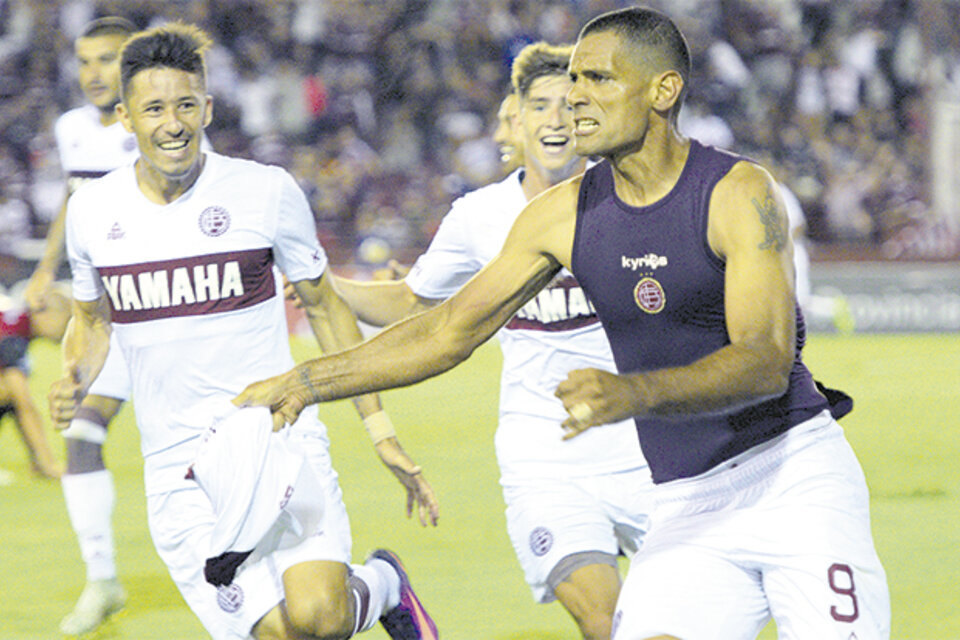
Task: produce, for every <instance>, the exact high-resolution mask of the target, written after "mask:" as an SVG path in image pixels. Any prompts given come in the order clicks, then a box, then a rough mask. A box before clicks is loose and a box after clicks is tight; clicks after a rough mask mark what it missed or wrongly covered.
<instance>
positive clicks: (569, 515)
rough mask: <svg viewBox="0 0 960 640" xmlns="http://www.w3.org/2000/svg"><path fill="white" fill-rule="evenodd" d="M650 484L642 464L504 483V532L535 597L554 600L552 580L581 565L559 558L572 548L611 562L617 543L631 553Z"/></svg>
mask: <svg viewBox="0 0 960 640" xmlns="http://www.w3.org/2000/svg"><path fill="white" fill-rule="evenodd" d="M652 490H653V482H652V481H651V479H650V471H649V470H648V469H646V468H643V469H639V470H632V471H623V472H620V473H611V474H607V475H602V476H588V477H584V478H570V479H559V478H542V479H537V480H530V481H529V482H525V483H524V484H511V485H504V487H503V497H504V500H505V501H506V503H507V512H506V515H507V532H508V533H509V534H510V540H511V542H512V543H513V548H514V551H516V553H517V559H519V560H520V566H521V567H522V568H523V572H524V574H525V577H526V580H527V584H529V585H530V589H531V590H532V591H533V597H534V599H535V600H536V601H537V602H552V601H553V600H556V596H555V595H554V590H555V589H556V587H557V585H558V584H560V583H561V582H563V580H564V579H566V578H567V577H568V576H569V575H570V573H572V572H573V571H574V570H576V569H578V568H580V566H583V564H567V563H562V561H563V560H564V559H565V558H568V557H569V556H571V555H573V554H591V555H587V556H585V558H584V559H585V561H586V564H597V563H603V562H604V560H606V561H608V562H610V563H611V564H614V565H615V563H616V556H617V554H618V553H619V550H620V549H621V548H622V549H623V550H624V552H625V553H627V554H632V553H634V552H635V551H636V550H637V549H638V548H639V546H640V544H641V541H642V539H643V536H644V534H645V533H646V531H647V528H648V514H649V513H650V510H651V508H652V506H653V498H652V495H651V491H652ZM592 554H596V555H592ZM604 556H606V557H605V558H604ZM558 565H560V566H558ZM551 574H552V575H551Z"/></svg>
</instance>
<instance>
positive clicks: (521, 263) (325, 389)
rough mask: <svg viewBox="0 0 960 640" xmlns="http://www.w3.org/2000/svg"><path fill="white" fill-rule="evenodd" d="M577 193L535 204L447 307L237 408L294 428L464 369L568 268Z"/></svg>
mask: <svg viewBox="0 0 960 640" xmlns="http://www.w3.org/2000/svg"><path fill="white" fill-rule="evenodd" d="M577 187H578V185H577V184H571V183H564V184H563V185H560V186H558V187H556V188H555V190H551V191H548V192H545V193H544V194H542V195H541V196H540V197H538V198H536V199H535V200H533V201H532V202H531V203H530V204H529V205H528V206H527V208H526V209H525V210H524V212H523V213H522V214H521V215H520V216H519V218H518V219H517V221H516V223H515V224H514V227H513V229H512V230H511V232H510V235H509V237H508V238H507V241H506V243H505V244H504V247H503V249H502V250H501V252H500V254H499V255H498V256H497V257H496V258H495V259H494V260H493V261H491V262H490V263H489V264H487V266H486V267H484V268H483V269H482V270H481V271H480V272H479V273H477V274H476V275H475V276H474V277H473V278H472V279H471V280H469V281H468V282H467V284H465V285H464V286H463V288H461V289H460V290H459V291H458V292H457V293H456V294H455V295H453V296H452V297H451V298H449V299H448V300H446V301H445V302H444V303H442V304H440V305H438V306H436V307H433V308H432V309H430V310H428V311H424V312H423V313H419V314H417V315H414V316H412V317H410V318H407V319H406V320H403V321H401V322H399V323H397V324H394V325H392V326H390V327H388V328H387V329H386V330H384V331H382V332H380V333H379V334H377V335H376V336H374V337H373V338H371V339H370V340H368V341H367V342H364V343H363V344H361V345H358V346H356V347H354V348H351V349H348V350H347V351H344V352H341V353H338V354H334V355H331V356H327V357H324V358H319V359H317V360H311V361H308V362H304V363H302V364H300V365H298V366H297V367H296V368H294V369H293V370H291V371H289V372H287V373H285V374H283V375H281V376H277V377H276V378H272V379H270V380H266V381H263V382H261V383H256V384H253V385H251V386H249V387H247V389H245V390H244V392H243V393H241V394H240V396H238V397H237V398H236V399H235V400H234V402H236V403H237V404H241V405H266V406H270V407H271V408H272V409H273V411H274V412H275V413H279V414H280V415H281V416H282V417H283V419H284V420H285V421H286V422H291V421H292V420H294V419H296V416H297V415H299V413H300V411H301V410H303V407H305V406H306V405H308V404H313V403H316V402H324V401H328V400H335V399H338V398H345V397H350V396H354V395H359V394H363V393H368V392H370V391H377V390H383V389H390V388H394V387H400V386H405V385H408V384H412V383H414V382H418V381H420V380H424V379H426V378H429V377H431V376H435V375H437V374H439V373H442V372H443V371H446V370H447V369H450V368H451V367H453V366H454V365H456V364H458V363H459V362H462V361H463V360H465V359H466V358H467V357H468V356H469V355H470V354H471V353H472V352H473V350H474V349H475V348H476V347H477V346H479V345H480V344H482V343H483V342H485V341H486V340H487V339H488V338H489V337H490V336H492V335H493V333H494V332H495V331H496V330H497V329H499V328H500V327H501V326H503V325H504V324H505V323H506V322H507V320H509V319H510V317H511V316H512V315H513V314H514V313H515V312H516V311H517V310H518V309H519V308H520V307H521V306H523V304H524V303H526V302H527V301H528V300H529V299H530V298H532V297H533V296H534V295H535V294H536V293H537V292H538V291H539V290H540V289H542V288H543V287H544V286H545V285H546V284H547V283H548V282H549V281H550V279H551V278H552V277H553V276H554V275H555V274H556V273H557V271H559V270H560V268H561V266H562V265H565V264H569V257H570V248H571V246H572V238H573V226H574V222H575V216H576V195H577Z"/></svg>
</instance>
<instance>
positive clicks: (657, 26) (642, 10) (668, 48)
mask: <svg viewBox="0 0 960 640" xmlns="http://www.w3.org/2000/svg"><path fill="white" fill-rule="evenodd" d="M601 31H613V32H615V33H616V34H617V35H618V36H621V37H622V38H624V39H626V40H628V41H629V42H630V43H631V44H633V45H635V46H637V47H638V48H643V49H647V51H644V52H643V54H645V55H647V56H649V55H650V54H651V53H653V52H655V55H656V56H657V57H658V58H661V60H660V62H661V63H662V64H663V65H664V68H663V69H662V70H663V71H666V70H668V69H670V70H673V71H676V72H677V73H679V74H680V77H681V78H683V85H684V93H686V88H687V83H688V82H689V81H690V47H688V46H687V39H686V38H684V37H683V34H682V33H681V32H680V29H679V28H678V27H677V25H676V24H675V23H674V22H673V20H671V19H670V18H669V17H668V16H667V15H666V14H664V13H661V12H659V11H656V10H654V9H648V8H646V7H627V8H626V9H618V10H616V11H610V12H608V13H602V14H600V15H599V16H597V17H596V18H594V19H593V20H591V21H590V22H588V23H587V24H586V25H584V27H583V29H581V30H580V39H581V40H582V39H583V38H584V37H585V36H587V35H590V34H591V33H599V32H601Z"/></svg>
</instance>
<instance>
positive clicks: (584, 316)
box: [506, 276, 600, 331]
mask: <svg viewBox="0 0 960 640" xmlns="http://www.w3.org/2000/svg"><path fill="white" fill-rule="evenodd" d="M599 321H600V320H599V319H598V318H597V312H596V311H595V310H594V308H593V305H592V304H590V301H589V300H587V296H586V295H585V294H584V293H583V289H581V288H580V284H579V283H578V282H577V281H576V279H575V278H574V277H573V276H566V277H563V278H558V279H556V280H554V281H553V282H551V283H550V285H548V286H547V288H545V289H544V290H543V291H541V292H540V293H538V294H537V295H536V296H535V297H534V298H533V299H531V300H530V301H529V302H527V304H525V305H523V308H521V309H520V310H519V311H517V313H516V314H515V315H514V316H513V317H512V318H511V319H510V321H509V322H507V324H506V328H507V329H523V330H526V331H572V330H574V329H580V328H581V327H588V326H590V325H592V324H596V323H598V322H599Z"/></svg>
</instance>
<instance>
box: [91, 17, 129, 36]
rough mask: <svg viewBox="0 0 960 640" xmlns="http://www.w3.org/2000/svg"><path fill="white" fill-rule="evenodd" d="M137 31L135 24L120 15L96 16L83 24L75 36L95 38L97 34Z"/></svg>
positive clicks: (111, 34) (126, 34) (127, 34)
mask: <svg viewBox="0 0 960 640" xmlns="http://www.w3.org/2000/svg"><path fill="white" fill-rule="evenodd" d="M136 31H137V25H135V24H133V23H132V22H130V21H129V20H127V19H126V18H122V17H120V16H107V17H105V18H97V19H96V20H93V21H91V22H88V23H87V24H86V25H84V27H83V29H81V31H80V35H79V36H77V38H78V39H79V38H96V37H98V36H113V35H119V36H129V35H130V34H132V33H135V32H136Z"/></svg>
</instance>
